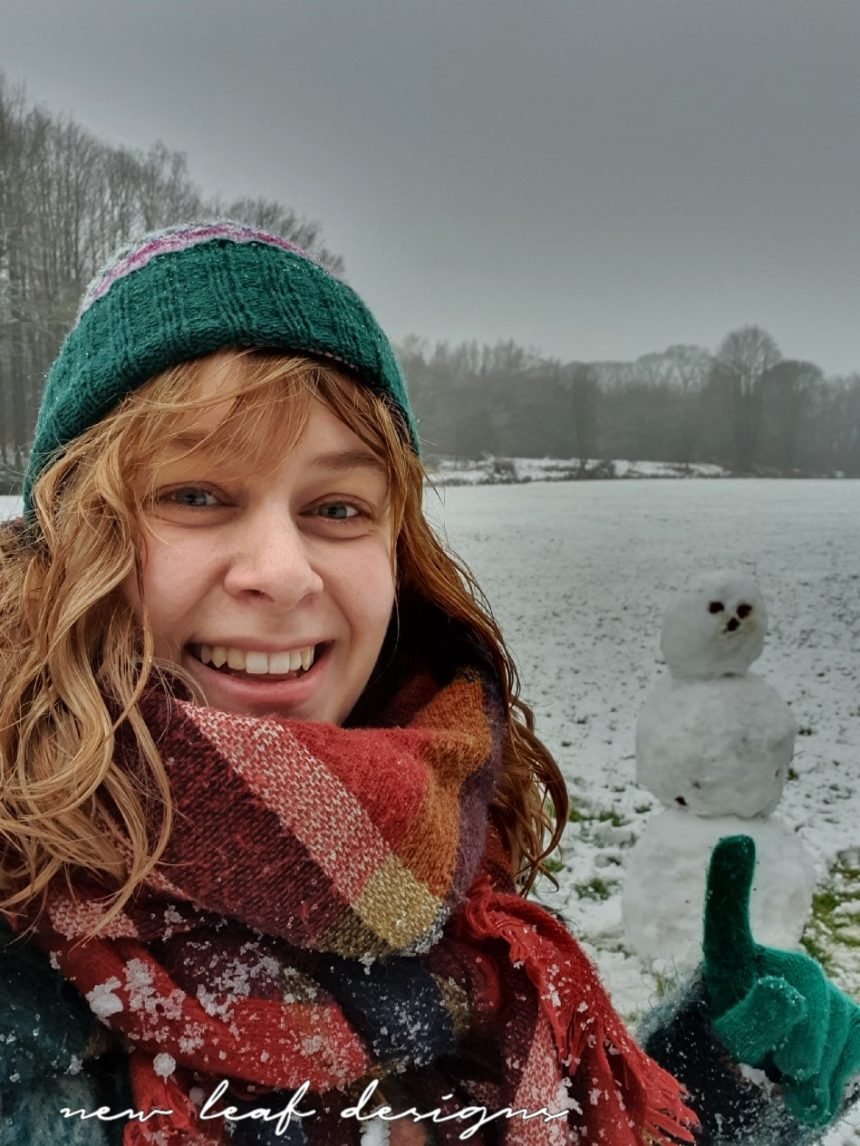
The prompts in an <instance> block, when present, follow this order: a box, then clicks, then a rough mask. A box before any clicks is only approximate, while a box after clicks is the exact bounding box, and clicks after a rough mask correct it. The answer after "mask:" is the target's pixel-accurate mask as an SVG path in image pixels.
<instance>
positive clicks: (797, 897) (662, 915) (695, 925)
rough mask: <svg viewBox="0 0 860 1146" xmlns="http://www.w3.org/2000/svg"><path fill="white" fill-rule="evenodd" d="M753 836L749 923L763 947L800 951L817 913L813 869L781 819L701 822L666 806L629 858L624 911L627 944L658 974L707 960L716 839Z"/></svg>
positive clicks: (722, 818)
mask: <svg viewBox="0 0 860 1146" xmlns="http://www.w3.org/2000/svg"><path fill="white" fill-rule="evenodd" d="M735 835H747V836H751V837H752V839H753V840H754V841H755V845H756V856H757V860H758V862H757V865H756V874H755V880H754V882H753V892H752V897H751V901H750V922H751V926H752V932H753V935H754V936H755V939H756V941H757V942H759V943H762V944H764V945H765V946H768V947H795V946H796V945H797V942H798V940H799V939H800V936H801V934H802V933H803V928H804V927H805V925H806V922H807V920H808V918H809V913H810V911H811V909H812V894H813V891H814V889H815V882H816V880H815V875H816V873H815V864H814V861H813V860H812V857H811V856H810V855H809V853H808V852H807V850H806V848H805V847H804V846H803V844H802V843H801V841H800V840H799V839H798V837H797V835H795V833H794V832H792V831H791V830H790V829H789V828H788V826H787V825H786V824H785V823H784V821H782V820H781V819H780V818H779V817H778V816H767V817H762V818H755V819H742V818H740V817H737V816H713V817H710V816H709V817H701V816H695V815H692V814H691V813H690V812H685V811H682V810H678V811H675V810H674V809H671V808H669V809H667V810H666V811H664V812H661V813H660V814H659V815H657V816H654V817H653V818H652V819H650V820H649V821H648V822H647V824H646V825H645V828H644V830H643V832H642V834H641V835H640V837H639V839H638V841H637V842H636V844H635V845H634V847H633V848H632V849H631V850H630V851H629V852H628V853H627V857H626V862H625V868H626V876H625V880H624V889H623V892H622V896H621V914H622V919H623V922H624V930H625V933H626V936H627V941H628V943H629V944H630V946H631V947H632V948H633V949H634V951H635V952H636V954H637V955H639V957H640V958H641V959H643V961H645V962H646V963H648V964H650V965H651V966H652V967H653V968H654V969H655V970H659V971H667V970H671V969H678V970H687V969H689V968H692V967H694V966H696V964H698V963H699V962H700V961H701V943H702V917H703V907H704V898H705V877H706V874H707V868H708V862H709V860H710V857H711V852H712V850H713V848H714V845H715V844H716V842H717V841H718V840H720V839H722V837H723V836H735Z"/></svg>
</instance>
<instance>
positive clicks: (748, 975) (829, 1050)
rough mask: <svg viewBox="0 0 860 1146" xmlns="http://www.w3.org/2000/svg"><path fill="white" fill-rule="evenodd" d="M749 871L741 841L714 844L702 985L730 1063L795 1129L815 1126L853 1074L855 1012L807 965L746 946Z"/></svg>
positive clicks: (858, 1043)
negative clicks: (752, 1074)
mask: <svg viewBox="0 0 860 1146" xmlns="http://www.w3.org/2000/svg"><path fill="white" fill-rule="evenodd" d="M754 870H755V844H754V843H753V841H752V840H751V839H750V838H749V836H727V837H726V838H725V839H722V840H720V841H719V843H718V844H717V846H716V848H715V849H714V853H713V855H712V857H711V865H710V868H709V871H708V884H707V890H706V892H705V929H704V956H705V959H704V967H703V977H704V984H705V990H706V993H707V996H708V1000H709V1003H710V1008H711V1014H712V1016H713V1020H712V1021H713V1027H714V1030H715V1031H716V1032H717V1034H718V1036H719V1038H720V1039H721V1041H722V1042H723V1044H724V1045H725V1047H726V1049H727V1050H728V1051H730V1053H731V1054H732V1056H733V1057H734V1058H735V1060H736V1061H737V1062H740V1063H746V1064H747V1065H749V1066H753V1067H763V1068H765V1069H766V1070H767V1071H768V1073H769V1074H770V1075H771V1076H772V1077H773V1078H775V1079H777V1080H778V1081H779V1082H780V1084H781V1085H782V1087H783V1092H784V1099H785V1105H786V1107H787V1109H788V1110H789V1112H790V1113H791V1114H792V1115H793V1117H794V1118H796V1119H797V1121H798V1122H801V1123H803V1124H804V1125H806V1126H823V1125H825V1124H826V1123H827V1122H830V1121H831V1120H832V1119H833V1118H834V1116H835V1115H836V1114H837V1113H838V1112H839V1110H840V1108H841V1106H842V1101H843V1092H844V1089H845V1084H846V1082H847V1081H848V1079H849V1078H851V1076H852V1075H855V1074H857V1073H858V1072H860V1008H858V1007H857V1006H856V1005H855V1004H854V1003H853V1002H852V1001H851V1000H850V999H849V998H848V996H847V995H844V994H843V993H842V992H841V991H840V990H838V989H837V988H836V987H835V986H834V985H833V984H832V983H830V982H829V981H828V979H827V978H826V976H825V974H824V972H823V970H822V969H821V967H820V966H819V964H818V963H817V962H816V961H815V960H814V959H811V958H810V957H809V956H808V955H803V954H801V953H800V952H795V951H779V950H776V949H775V948H773V947H762V946H761V945H760V944H758V943H756V942H755V941H754V939H753V937H752V933H751V931H750V925H749V899H750V890H751V888H752V881H753V872H754Z"/></svg>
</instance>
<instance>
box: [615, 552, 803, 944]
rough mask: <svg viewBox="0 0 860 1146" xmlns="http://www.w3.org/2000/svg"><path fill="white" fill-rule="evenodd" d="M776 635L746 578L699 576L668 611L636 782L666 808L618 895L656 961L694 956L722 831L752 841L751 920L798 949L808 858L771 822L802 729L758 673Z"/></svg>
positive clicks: (764, 934)
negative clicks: (662, 668) (769, 635)
mask: <svg viewBox="0 0 860 1146" xmlns="http://www.w3.org/2000/svg"><path fill="white" fill-rule="evenodd" d="M766 632H767V611H766V609H765V605H764V601H763V600H762V596H761V593H760V592H759V589H758V587H757V585H756V584H755V582H754V581H753V579H752V578H751V577H749V576H747V575H745V574H743V573H737V572H730V571H720V572H712V573H708V574H705V575H702V576H699V577H697V578H696V579H695V580H693V581H692V582H691V583H690V584H689V585H688V586H687V587H686V588H685V589H684V590H683V591H682V592H681V593H679V594H678V595H677V596H676V597H675V598H674V600H672V601H671V602H670V604H669V607H668V608H667V610H666V614H665V617H664V620H663V631H662V637H661V648H662V651H663V655H664V657H665V659H666V665H667V668H668V672H667V674H666V675H665V676H664V677H663V678H662V679H661V680H659V681H658V682H657V684H656V685H655V686H654V688H653V689H652V691H651V692H650V694H649V695H648V696H647V697H646V699H645V703H644V705H643V708H642V712H641V714H640V717H639V723H638V725H637V729H636V765H637V780H638V782H639V783H640V784H642V785H643V787H645V788H648V789H649V790H650V791H651V792H653V794H654V795H655V796H656V797H657V798H658V799H659V800H660V801H661V802H662V803H663V804H665V805H666V811H664V812H662V813H660V814H658V815H657V816H655V817H653V818H652V819H651V820H649V821H648V823H647V824H646V827H645V830H644V831H643V833H642V835H641V836H640V837H639V840H638V842H637V843H636V845H635V847H633V848H632V849H631V851H630V853H628V859H627V864H626V867H627V876H626V879H625V884H624V891H623V894H622V915H623V919H624V927H625V931H626V932H627V937H628V939H629V940H630V942H631V943H632V945H633V946H634V948H635V949H636V950H637V952H638V953H639V954H640V955H641V956H642V957H643V958H645V959H646V960H649V961H651V962H653V963H655V964H658V965H660V964H662V965H666V964H676V965H686V964H693V963H695V962H697V961H698V959H699V954H700V950H699V946H700V938H701V936H700V926H701V907H702V901H703V897H704V887H705V873H706V870H707V865H708V860H709V858H710V854H711V851H712V849H713V847H714V845H715V844H716V842H717V840H719V839H720V838H721V837H723V836H728V835H738V834H746V835H749V836H752V837H753V839H754V840H755V843H756V853H757V855H758V859H759V862H758V868H757V872H756V882H755V886H754V890H753V896H752V903H751V920H752V925H753V933H754V934H755V935H756V937H757V939H758V940H759V942H761V943H765V944H769V945H771V946H776V947H786V946H793V945H794V944H796V942H797V940H798V939H799V938H800V935H801V933H802V931H803V927H804V925H805V923H806V920H807V918H808V915H809V910H810V907H811V904H812V892H813V889H814V886H815V870H814V865H813V862H812V859H811V857H810V856H809V854H808V853H807V851H806V849H805V848H804V847H803V845H802V844H801V843H800V841H799V840H798V838H797V836H796V835H795V834H794V833H793V832H791V831H790V830H789V828H788V827H787V825H786V824H785V823H784V822H783V821H782V820H781V819H779V818H778V817H776V816H774V815H773V814H772V813H773V811H774V809H775V808H776V806H777V804H778V803H779V800H780V797H781V796H782V791H783V787H784V785H785V781H786V779H787V777H788V770H789V766H790V764H791V760H792V755H793V752H794V737H795V733H796V725H795V722H794V719H793V717H792V715H791V712H790V710H789V708H788V706H787V705H786V704H785V702H784V701H783V700H782V699H781V697H780V696H779V695H778V693H777V692H776V691H775V690H774V689H773V688H771V686H770V685H769V684H767V683H766V682H765V681H764V680H763V679H762V678H761V677H759V676H756V675H755V674H753V673H751V672H749V671H748V670H749V667H750V665H751V664H752V663H753V662H754V661H755V660H756V659H757V658H758V657H759V656H760V655H761V651H762V648H763V646H764V638H765V634H766Z"/></svg>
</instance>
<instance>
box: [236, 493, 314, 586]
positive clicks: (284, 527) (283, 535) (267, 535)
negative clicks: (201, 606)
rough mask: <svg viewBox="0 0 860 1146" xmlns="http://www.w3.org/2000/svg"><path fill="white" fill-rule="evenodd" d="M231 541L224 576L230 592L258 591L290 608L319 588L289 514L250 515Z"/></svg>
mask: <svg viewBox="0 0 860 1146" xmlns="http://www.w3.org/2000/svg"><path fill="white" fill-rule="evenodd" d="M234 543H235V547H234V549H233V552H232V553H231V554H230V559H229V565H228V568H227V572H226V574H225V577H224V586H225V588H226V589H227V591H228V592H229V593H232V594H235V595H242V594H249V593H250V594H255V595H261V596H264V597H267V598H269V599H270V600H271V601H272V602H274V603H275V604H277V605H282V606H284V607H288V608H290V607H292V606H293V605H297V604H298V603H299V602H300V601H302V600H304V598H305V597H307V596H309V595H312V594H315V593H319V592H320V591H321V590H322V588H323V579H322V577H321V576H320V574H319V572H318V571H317V569H316V568H315V565H314V562H313V555H312V553H311V551H310V549H309V545H308V540H307V538H306V537H305V536H304V535H303V534H302V532H301V530H300V529H299V528H298V526H297V525H296V523H295V521H293V519H292V518H291V517H289V516H288V515H286V514H284V513H273V512H270V513H263V512H260V513H257V514H254V515H252V516H249V517H248V518H247V519H246V520H245V521H244V522H243V523H242V525H241V527H240V528H239V529H238V530H237V533H236V535H235V537H234Z"/></svg>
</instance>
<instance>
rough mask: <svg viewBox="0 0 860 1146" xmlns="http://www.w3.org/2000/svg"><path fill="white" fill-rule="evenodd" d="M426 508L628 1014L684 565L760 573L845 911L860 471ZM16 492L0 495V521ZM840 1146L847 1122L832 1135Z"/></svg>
mask: <svg viewBox="0 0 860 1146" xmlns="http://www.w3.org/2000/svg"><path fill="white" fill-rule="evenodd" d="M427 503H428V512H429V514H430V516H431V517H432V518H433V520H435V521H436V522H438V523H440V527H442V528H444V530H445V532H446V533H447V536H448V540H449V542H450V544H451V546H452V547H453V548H454V549H455V551H457V552H458V553H459V554H460V555H461V556H462V557H463V558H464V559H465V560H466V561H467V563H468V564H469V565H470V566H471V568H472V569H473V571H474V572H475V573H476V575H477V577H478V579H479V582H480V583H481V585H482V586H483V588H484V590H485V592H486V593H487V595H488V596H489V598H490V601H491V603H492V605H493V607H494V610H495V613H496V615H497V617H498V619H499V621H500V622H501V624H502V628H503V631H504V632H505V634H506V637H507V639H508V641H509V643H510V645H511V647H512V649H513V651H514V654H515V656H516V659H517V662H518V665H519V668H520V672H521V677H522V683H523V695H524V697H525V698H526V699H527V701H528V702H529V703H530V704H531V705H532V707H533V708H534V711H535V714H536V718H537V722H538V731H539V733H540V734H541V735H542V737H543V738H544V740H545V741H546V742H547V744H548V745H549V747H550V748H551V750H552V751H553V752H554V753H555V755H556V757H557V759H558V760H559V762H560V764H561V766H562V769H563V771H564V774H565V777H566V779H567V782H568V786H569V789H570V793H571V798H572V808H573V819H572V821H571V823H570V824H569V825H568V828H567V831H566V834H565V837H564V841H563V859H562V867H561V870H560V871H559V872H558V877H557V878H558V880H559V884H560V886H559V889H558V891H557V892H554V891H553V890H552V888H551V886H550V885H549V883H547V882H546V881H544V884H543V885H542V888H541V890H540V893H539V894H540V896H541V897H542V899H543V900H544V901H545V902H546V903H547V904H549V905H551V906H552V907H554V908H555V909H557V910H559V911H561V912H562V913H563V914H564V916H565V918H566V919H567V920H568V922H569V923H570V926H571V927H572V929H573V931H574V933H575V934H576V935H577V936H578V937H580V938H581V939H582V940H583V941H584V942H585V945H586V947H587V949H588V950H589V951H590V952H591V954H592V955H593V956H594V958H595V959H596V961H597V963H598V965H599V967H600V970H601V973H602V975H603V977H604V979H605V981H606V982H607V984H608V985H609V987H610V989H611V991H612V994H613V996H614V998H615V1000H616V1003H617V1004H618V1006H619V1007H620V1008H621V1010H622V1011H623V1012H624V1013H625V1014H626V1015H627V1016H628V1017H630V1018H635V1016H636V1015H638V1014H641V1013H642V1012H643V1011H644V1010H646V1009H647V1008H648V1006H649V1004H650V1002H651V1001H653V1000H654V999H655V998H657V997H658V995H659V993H660V990H661V988H662V986H663V984H662V983H661V981H660V980H659V979H657V978H655V977H654V976H653V975H651V974H650V973H649V972H648V971H647V970H646V969H645V968H644V967H643V965H642V963H641V962H640V960H639V959H637V958H636V957H635V956H633V955H632V954H630V953H629V951H628V950H627V949H626V945H625V941H624V936H623V934H622V931H621V914H620V887H621V862H622V859H623V855H624V852H625V850H626V849H627V848H629V847H630V845H631V844H632V843H633V842H634V841H635V839H636V838H637V836H638V834H639V832H640V831H641V830H642V827H643V825H644V823H645V821H646V818H647V816H648V815H649V814H650V813H651V812H652V811H656V810H657V809H658V807H659V805H657V802H656V800H655V798H654V797H653V796H651V795H650V793H648V792H647V791H645V790H644V789H641V788H638V787H637V786H636V784H635V783H634V779H633V777H634V757H633V732H634V728H635V725H636V719H637V716H638V713H639V709H640V706H641V704H642V701H643V699H644V696H645V694H646V692H647V690H648V689H649V688H650V687H651V685H652V683H653V682H654V680H655V679H656V677H657V676H658V675H659V674H660V672H661V671H662V664H661V658H660V652H659V632H660V623H661V619H662V614H663V609H664V606H665V604H666V601H667V598H668V597H669V595H670V593H671V592H673V591H674V590H677V589H678V588H680V587H681V585H682V584H683V583H684V581H685V580H686V579H687V577H688V576H689V575H690V574H691V573H694V572H697V571H701V570H703V569H707V568H709V567H717V566H719V567H726V566H735V567H738V568H740V569H742V570H745V571H747V572H749V573H751V574H752V575H754V576H755V577H756V578H757V580H758V582H759V584H760V587H761V589H762V591H763V593H764V597H765V601H766V604H767V607H768V612H769V614H770V633H769V635H768V638H767V642H766V644H765V650H764V654H763V655H762V657H761V659H760V660H759V661H757V663H756V666H755V667H756V671H757V672H759V673H760V674H761V675H762V676H763V677H764V678H765V679H766V680H767V681H768V682H769V683H770V684H771V685H773V686H774V687H775V688H776V689H777V691H778V692H779V693H780V695H781V696H782V697H783V698H784V699H785V700H786V701H787V702H788V704H789V705H790V706H791V709H792V711H793V713H794V716H795V718H796V720H797V722H798V724H799V726H800V732H801V734H800V735H799V736H798V739H797V746H796V752H795V759H794V764H793V771H792V774H791V775H792V778H791V779H790V780H789V782H788V784H787V786H786V790H785V794H784V796H783V799H782V802H781V804H780V806H779V813H780V814H781V815H782V816H783V817H784V819H785V820H786V821H787V822H788V823H789V825H791V826H792V827H793V828H794V829H796V830H797V831H798V833H799V834H800V836H801V838H802V839H803V841H804V842H805V844H806V845H807V847H808V848H809V849H810V851H811V852H812V854H813V856H814V857H815V859H816V861H817V863H818V866H819V873H820V876H821V878H822V879H823V878H824V877H825V876H826V874H827V871H828V869H830V870H834V869H835V874H834V879H835V880H836V882H837V885H838V888H839V890H840V892H841V899H840V902H839V903H838V904H837V906H836V908H835V909H834V915H835V916H838V914H839V913H840V912H842V913H843V915H844V914H845V913H848V914H851V913H852V911H853V912H854V914H856V913H857V912H860V903H858V902H857V901H858V900H860V887H858V886H857V869H858V868H860V858H858V856H860V827H858V824H860V791H858V782H857V780H858V771H860V688H858V684H860V483H858V482H856V481H840V482H833V481H765V480H747V481H743V482H737V481H713V480H696V479H691V480H687V481H665V480H659V481H656V480H655V481H652V480H648V479H643V480H639V481H635V482H632V481H623V482H612V481H607V482H600V481H593V482H563V483H552V484H550V483H546V482H534V483H528V484H523V485H495V486H494V485H482V486H480V487H469V486H463V487H458V488H442V489H439V490H438V491H432V490H430V491H428V494H427ZM19 504H20V503H16V502H15V501H14V499H0V516H3V515H4V513H5V514H11V513H12V512H15V510H16V508H17V507H18V505H19ZM441 523H444V525H442V524H441ZM656 891H657V894H663V895H671V889H670V888H659V889H656ZM852 918H853V916H852ZM852 951H853V954H854V956H856V954H857V952H856V950H854V949H852V948H846V949H845V950H844V951H840V952H837V955H836V956H835V967H834V973H835V975H836V977H837V979H838V980H839V981H840V983H841V984H842V986H843V987H844V988H845V989H847V990H849V991H853V993H854V994H855V995H860V960H857V961H855V962H852V959H851V956H852ZM857 1121H858V1124H860V1117H858V1119H857ZM843 1142H851V1143H857V1142H860V1132H858V1131H855V1130H854V1129H853V1128H852V1127H851V1126H850V1125H846V1124H843V1126H842V1127H840V1128H838V1129H836V1130H834V1131H832V1132H831V1134H830V1135H829V1137H828V1143H829V1144H830V1146H837V1144H838V1143H843Z"/></svg>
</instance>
